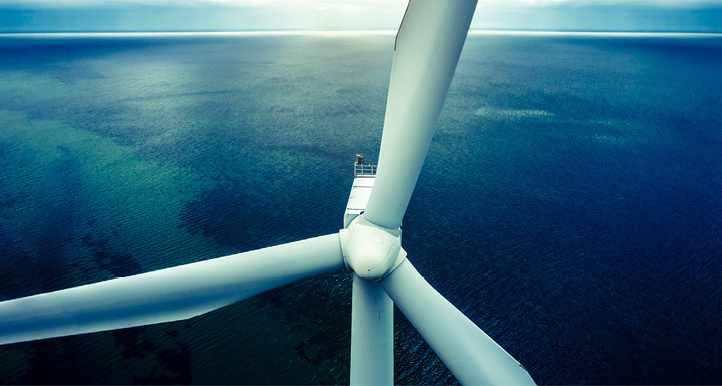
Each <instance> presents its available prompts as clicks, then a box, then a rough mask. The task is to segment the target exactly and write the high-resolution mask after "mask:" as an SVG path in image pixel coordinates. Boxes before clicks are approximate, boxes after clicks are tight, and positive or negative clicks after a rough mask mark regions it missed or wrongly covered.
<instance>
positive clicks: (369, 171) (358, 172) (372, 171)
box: [353, 163, 377, 178]
mask: <svg viewBox="0 0 722 386" xmlns="http://www.w3.org/2000/svg"><path fill="white" fill-rule="evenodd" d="M376 165H377V164H372V163H361V164H360V163H354V164H353V178H356V177H374V176H376Z"/></svg>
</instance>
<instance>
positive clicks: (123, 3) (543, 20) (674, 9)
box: [0, 0, 722, 33]
mask: <svg viewBox="0 0 722 386" xmlns="http://www.w3.org/2000/svg"><path fill="white" fill-rule="evenodd" d="M406 4H407V0H346V1H340V0H0V33H1V32H43V31H54V32H62V31H90V32H92V31H215V30H337V29H344V30H348V29H351V30H368V29H390V30H393V29H397V28H398V25H399V23H400V21H401V18H402V16H403V13H404V10H405V8H406ZM472 28H474V29H512V30H560V31H569V30H573V31H696V32H722V0H631V1H620V0H479V5H478V6H477V10H476V14H475V15H474V20H473V22H472Z"/></svg>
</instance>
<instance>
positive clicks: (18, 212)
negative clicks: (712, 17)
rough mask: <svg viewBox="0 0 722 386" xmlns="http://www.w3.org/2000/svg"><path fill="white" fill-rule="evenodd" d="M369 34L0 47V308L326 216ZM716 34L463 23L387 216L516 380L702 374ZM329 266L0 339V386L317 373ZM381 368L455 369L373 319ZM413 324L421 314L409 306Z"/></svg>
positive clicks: (342, 348) (342, 306)
mask: <svg viewBox="0 0 722 386" xmlns="http://www.w3.org/2000/svg"><path fill="white" fill-rule="evenodd" d="M393 49H394V34H393V33H379V34H374V33H330V32H328V33H314V32H287V33H238V34H233V33H225V34H224V33H206V34H193V33H189V34H180V33H178V34H173V33H170V34H30V35H0V300H7V299H13V298H17V297H22V296H28V295H33V294H37V293H41V292H47V291H54V290H59V289H63V288H68V287H73V286H78V285H83V284H89V283H94V282H97V281H102V280H108V279H112V278H114V277H119V276H127V275H132V274H137V273H142V272H148V271H152V270H156V269H160V268H166V267H172V266H176V265H180V264H187V263H191V262H196V261H201V260H206V259H210V258H214V257H218V256H223V255H228V254H233V253H238V252H243V251H249V250H253V249H257V248H262V247H267V246H272V245H277V244H282V243H286V242H291V241H295V240H301V239H305V238H308V237H314V236H319V235H325V234H329V233H333V232H336V231H338V229H339V228H341V227H342V226H343V214H344V208H345V204H346V202H347V199H348V195H349V191H350V188H351V184H352V180H353V167H352V163H353V162H354V160H355V155H356V154H357V153H362V154H363V155H364V156H365V158H366V160H368V161H374V160H375V159H377V158H378V149H379V145H380V141H381V134H382V128H383V119H384V111H385V107H386V95H387V90H388V82H389V76H390V69H391V62H392V57H393ZM721 95H722V36H721V35H701V34H584V33H531V32H519V33H514V32H473V33H472V34H470V36H469V37H468V39H467V41H466V45H465V47H464V51H463V53H462V55H461V59H460V61H459V65H458V68H457V71H456V75H455V78H454V80H453V83H452V85H451V88H450V90H449V94H448V98H447V100H446V102H445V105H444V109H443V111H442V113H441V117H440V119H439V122H438V128H437V131H436V133H435V136H434V137H433V141H432V143H431V146H430V148H429V153H428V156H427V158H426V161H425V164H424V168H423V170H422V172H421V175H420V177H419V181H418V184H417V186H416V189H415V191H414V196H413V197H412V199H411V203H410V204H409V207H408V211H407V213H406V216H405V217H404V220H403V221H404V222H403V225H404V234H403V245H404V248H405V249H406V251H407V252H408V254H409V259H410V260H411V261H412V262H413V264H414V265H415V266H416V268H417V269H418V270H419V272H420V273H421V274H422V275H424V277H425V278H426V279H427V280H428V281H429V283H430V284H431V285H433V286H434V287H435V288H436V289H437V290H438V291H439V292H440V293H441V294H442V295H444V296H445V297H446V298H447V299H449V301H451V302H452V303H453V304H454V305H456V306H457V307H458V308H459V309H460V310H461V311H462V312H464V313H465V314H466V315H467V316H468V317H469V318H470V319H471V320H472V321H474V322H475V323H476V324H477V325H478V326H479V327H480V328H481V329H483V330H484V331H485V332H486V333H487V334H488V335H489V336H491V337H492V338H493V339H494V340H495V341H496V342H498V343H499V344H500V345H501V346H502V347H504V348H505V349H506V350H507V351H508V352H509V353H510V354H511V355H512V356H514V357H515V358H516V359H517V360H518V361H519V362H521V363H522V364H523V365H524V366H525V367H526V368H527V369H528V370H529V373H530V374H531V375H532V377H533V378H534V380H535V381H536V382H537V383H540V384H720V383H722V343H721V342H722V323H720V320H721V319H722V97H721ZM350 302H351V278H350V276H349V274H348V273H346V272H338V273H332V274H327V275H324V276H319V277H314V278H311V279H307V280H303V281H299V282H296V283H293V284H290V285H288V286H285V287H282V288H279V289H276V290H273V291H270V292H267V293H264V294H262V295H259V296H257V297H254V298H251V299H248V300H245V301H242V302H239V303H237V304H234V305H231V306H229V307H226V308H223V309H220V310H217V311H214V312H211V313H209V314H206V315H203V316H200V317H196V318H193V319H190V320H186V321H180V322H175V323H167V324H160V325H152V326H146V327H138V328H130V329H124V330H120V331H111V332H100V333H94V334H87V335H81V336H73V337H64V338H56V339H47V340H41V341H35V342H27V343H17V344H11V345H6V346H2V347H0V382H2V383H4V384H341V383H348V381H349V357H350V328H351V319H350V318H351V313H350V312H351V304H350ZM395 312H396V314H395V327H394V329H395V332H394V333H395V354H394V356H395V364H394V366H395V382H396V383H399V384H454V383H456V380H455V379H454V377H453V375H452V374H451V373H450V372H449V371H448V370H447V369H446V367H445V366H444V365H443V363H442V362H441V361H440V360H439V359H438V358H437V357H436V355H435V354H434V352H433V351H432V350H431V349H430V347H429V346H428V345H427V344H426V343H425V342H424V341H423V339H422V338H421V336H420V335H419V334H418V333H417V332H416V331H415V330H414V329H413V327H412V326H411V325H410V323H409V322H408V321H407V320H406V319H405V318H404V317H403V315H402V314H401V313H400V312H398V310H396V311H395ZM430 317H433V315H431V316H430Z"/></svg>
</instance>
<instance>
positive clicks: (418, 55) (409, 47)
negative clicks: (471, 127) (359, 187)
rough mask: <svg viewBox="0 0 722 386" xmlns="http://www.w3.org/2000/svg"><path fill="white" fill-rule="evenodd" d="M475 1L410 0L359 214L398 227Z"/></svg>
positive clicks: (442, 102) (426, 148)
mask: <svg viewBox="0 0 722 386" xmlns="http://www.w3.org/2000/svg"><path fill="white" fill-rule="evenodd" d="M475 7H476V0H443V1H440V0H411V1H410V2H409V6H408V8H407V10H406V15H404V19H403V21H402V23H401V27H400V28H399V32H398V34H397V35H396V48H395V50H394V58H393V64H392V66H391V81H390V84H389V96H388V100H387V103H386V118H385V120H384V130H383V137H382V139H381V151H380V154H379V164H378V172H377V174H376V182H375V183H374V189H373V191H372V192H371V197H370V198H369V202H368V205H367V206H366V212H365V216H366V218H367V219H368V220H369V221H371V222H372V223H374V224H376V225H379V226H382V227H384V228H388V229H397V228H398V227H399V226H400V225H401V219H402V218H403V217H404V213H405V212H406V207H407V206H408V205H409V200H410V199H411V194H412V193H413V191H414V186H415V185H416V180H417V179H418V178H419V173H420V172H421V166H422V165H423V163H424V158H425V157H426V152H427V150H428V149H429V144H430V143H431V137H432V135H433V134H434V130H435V128H436V122H437V121H438V120H439V114H440V113H441V107H442V105H443V104H444V99H446V94H447V92H448V91H449V85H450V84H451V78H452V77H453V75H454V71H455V70H456V64H457V62H458V61H459V55H460V54H461V49H462V47H463V45H464V40H465V39H466V34H467V32H468V30H469V24H470V23H471V17H472V16H473V15H474V8H475Z"/></svg>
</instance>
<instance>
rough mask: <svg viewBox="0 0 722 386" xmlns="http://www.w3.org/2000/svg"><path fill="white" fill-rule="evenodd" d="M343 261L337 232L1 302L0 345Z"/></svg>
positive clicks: (157, 318) (180, 311)
mask: <svg viewBox="0 0 722 386" xmlns="http://www.w3.org/2000/svg"><path fill="white" fill-rule="evenodd" d="M343 268H344V264H343V258H342V254H341V244H340V242H339V237H338V234H332V235H327V236H321V237H316V238H311V239H307V240H303V241H297V242H293V243H288V244H283V245H278V246H275V247H270V248H264V249H259V250H255V251H251V252H244V253H239V254H236V255H230V256H225V257H219V258H216V259H211V260H206V261H201V262H198V263H192V264H186V265H181V266H178V267H173V268H167V269H161V270H158V271H152V272H148V273H143V274H139V275H134V276H127V277H121V278H117V279H112V280H108V281H104V282H100V283H95V284H89V285H84V286H80V287H75V288H69V289H65V290H60V291H55V292H49V293H45V294H40V295H34V296H28V297H25V298H20V299H15V300H8V301H4V302H1V303H0V344H8V343H15V342H24V341H30V340H37V339H45V338H52V337H58V336H67V335H76V334H84V333H89V332H96V331H106V330H114V329H119V328H127V327H135V326H142V325H147V324H155V323H162V322H171V321H176V320H182V319H188V318H191V317H194V316H197V315H201V314H204V313H206V312H210V311H213V310H215V309H217V308H221V307H224V306H227V305H229V304H231V303H234V302H237V301H239V300H242V299H245V298H248V297H251V296H253V295H256V294H259V293H261V292H264V291H267V290H270V289H273V288H276V287H280V286H282V285H284V284H288V283H291V282H293V281H296V280H298V279H300V278H303V277H308V276H312V275H317V274H321V273H325V272H330V271H333V270H341V269H343Z"/></svg>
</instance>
